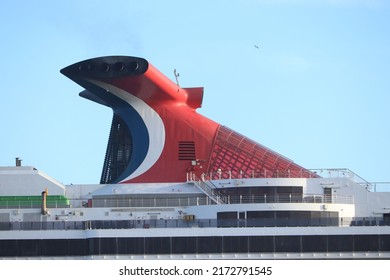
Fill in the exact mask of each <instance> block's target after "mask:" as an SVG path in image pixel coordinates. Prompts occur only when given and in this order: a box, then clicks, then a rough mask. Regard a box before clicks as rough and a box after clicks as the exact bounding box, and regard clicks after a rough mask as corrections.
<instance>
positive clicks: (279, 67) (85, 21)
mask: <svg viewBox="0 0 390 280" xmlns="http://www.w3.org/2000/svg"><path fill="white" fill-rule="evenodd" d="M0 32H1V33H0V34H1V45H0V50H1V52H0V54H1V67H0V81H1V110H0V166H13V165H14V163H15V157H20V158H22V159H23V162H22V163H23V165H31V166H35V167H36V168H38V169H40V170H42V171H44V172H45V173H47V174H48V175H50V176H52V177H54V178H55V179H57V180H59V181H60V182H63V183H65V184H70V183H73V184H81V183H82V184H86V183H98V182H99V179H100V174H101V169H102V166H103V159H104V155H105V150H106V145H107V140H108V134H109V129H110V124H111V117H112V112H111V110H110V109H109V108H106V107H104V106H101V105H98V104H96V103H93V102H91V101H88V100H86V99H83V98H81V97H79V96H78V93H79V92H80V91H81V90H82V88H81V87H80V86H78V85H77V84H75V83H74V82H72V81H71V80H69V79H68V78H66V77H65V76H63V75H61V74H60V72H59V70H60V69H62V68H63V67H66V66H68V65H70V64H73V63H75V62H78V61H81V60H84V59H88V58H92V57H97V56H106V55H130V56H139V57H143V58H145V59H147V60H149V62H150V63H152V64H153V65H154V66H156V67H157V68H158V69H160V71H162V72H163V73H164V74H165V75H167V76H168V77H169V78H170V79H172V80H174V74H173V70H174V69H177V72H179V74H180V85H181V86H183V87H191V86H203V87H204V88H205V96H204V100H203V107H202V108H201V109H199V110H198V112H199V113H201V114H203V115H205V116H207V117H209V118H211V119H214V120H216V121H218V122H219V123H221V124H223V125H226V126H228V127H230V128H231V129H234V130H236V131H238V132H240V133H242V134H244V135H246V136H248V137H250V138H252V139H253V140H255V141H257V142H259V143H261V144H263V145H265V146H267V147H269V148H271V149H273V150H275V151H277V152H279V153H281V154H283V155H285V156H286V157H288V158H290V159H292V160H294V161H295V162H296V163H298V164H300V165H302V166H304V167H306V168H349V169H351V170H352V171H354V172H356V173H357V174H359V175H360V176H361V177H363V178H365V179H366V180H368V181H390V160H389V159H390V144H389V143H390V125H389V120H390V1H386V0H383V1H381V0H339V1H337V0H318V1H310V0H306V1H305V0H291V1H287V0H275V1H271V0H245V1H244V0H243V1H237V0H229V1H226V0H223V1H209V0H206V1H204V0H196V1H170V0H164V1H159V0H146V1H136V0H123V1H119V0H112V1H99V0H90V1H81V0H67V1H52V0H50V1H49V0H48V1H39V0H37V1H20V0H3V1H1V3H0Z"/></svg>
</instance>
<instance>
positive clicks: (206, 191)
mask: <svg viewBox="0 0 390 280" xmlns="http://www.w3.org/2000/svg"><path fill="white" fill-rule="evenodd" d="M189 182H191V183H193V184H194V185H195V186H196V187H198V188H199V189H200V190H201V191H202V192H203V193H204V194H205V195H207V196H208V197H209V198H210V199H211V200H212V201H214V202H215V203H216V204H226V202H225V201H224V199H223V198H222V197H221V196H220V195H218V194H217V193H216V192H215V190H214V189H213V188H212V187H210V186H209V185H208V184H207V183H206V182H205V181H204V180H201V179H198V178H196V177H195V176H191V180H189Z"/></svg>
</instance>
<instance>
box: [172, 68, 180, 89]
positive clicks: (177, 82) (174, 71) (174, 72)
mask: <svg viewBox="0 0 390 280" xmlns="http://www.w3.org/2000/svg"><path fill="white" fill-rule="evenodd" d="M173 74H174V75H175V79H176V84H177V85H178V86H179V87H180V85H179V77H180V74H179V73H177V72H176V69H174V70H173Z"/></svg>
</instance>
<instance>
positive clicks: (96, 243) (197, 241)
mask: <svg viewBox="0 0 390 280" xmlns="http://www.w3.org/2000/svg"><path fill="white" fill-rule="evenodd" d="M284 252H286V253H288V252H290V253H331V252H390V235H311V236H207V237H201V236H199V237H137V238H92V239H68V240H66V239H59V240H0V257H27V256H86V255H125V254H126V255H148V254H212V253H214V254H215V253H216V254H218V253H284Z"/></svg>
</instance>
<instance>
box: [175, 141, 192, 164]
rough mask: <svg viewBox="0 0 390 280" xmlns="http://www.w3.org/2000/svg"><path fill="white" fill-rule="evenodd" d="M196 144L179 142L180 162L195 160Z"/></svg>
mask: <svg viewBox="0 0 390 280" xmlns="http://www.w3.org/2000/svg"><path fill="white" fill-rule="evenodd" d="M195 159H196V157H195V142H194V141H179V160H195Z"/></svg>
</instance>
